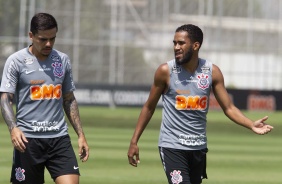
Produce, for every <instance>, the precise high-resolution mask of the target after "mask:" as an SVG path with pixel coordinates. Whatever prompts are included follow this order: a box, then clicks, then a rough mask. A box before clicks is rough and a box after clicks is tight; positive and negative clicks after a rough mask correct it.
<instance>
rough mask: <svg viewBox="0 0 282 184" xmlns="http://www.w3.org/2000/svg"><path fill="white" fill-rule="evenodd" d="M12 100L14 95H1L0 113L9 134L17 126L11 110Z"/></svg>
mask: <svg viewBox="0 0 282 184" xmlns="http://www.w3.org/2000/svg"><path fill="white" fill-rule="evenodd" d="M13 98H14V95H13V94H11V93H1V112H2V116H3V118H4V120H5V122H6V124H7V126H8V129H9V131H10V133H11V131H12V129H13V128H15V127H16V126H17V124H16V119H15V114H14V110H13Z"/></svg>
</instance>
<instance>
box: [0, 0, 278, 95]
mask: <svg viewBox="0 0 282 184" xmlns="http://www.w3.org/2000/svg"><path fill="white" fill-rule="evenodd" d="M0 5H1V6H0V23H1V28H0V47H1V50H0V59H1V62H0V71H1V73H0V74H1V75H2V68H3V65H4V63H5V60H6V58H7V57H8V56H9V55H10V54H12V53H13V52H15V51H17V50H19V49H21V48H23V47H27V46H28V45H29V44H30V41H29V39H28V36H27V35H28V31H29V23H30V19H31V17H32V16H33V15H34V14H35V13H37V12H47V13H51V14H52V15H54V16H55V18H56V19H57V21H58V24H59V32H58V34H57V38H56V44H55V48H56V49H58V50H60V51H63V52H65V53H67V54H68V55H69V56H70V58H71V60H72V66H73V72H74V79H75V82H76V83H81V84H105V85H107V84H118V85H150V84H151V83H152V80H153V75H154V71H155V70H156V68H157V67H158V65H159V64H161V63H163V62H166V61H168V60H170V59H172V58H173V57H174V55H173V44H172V39H173V36H174V31H175V29H176V28H177V27H179V26H180V25H182V24H187V23H192V24H196V25H198V26H199V27H201V28H202V30H203V32H204V42H203V46H202V48H201V51H200V57H203V58H205V59H208V60H210V61H212V62H213V63H215V64H217V65H218V66H219V67H220V68H221V70H222V72H223V74H224V76H225V84H226V86H227V87H230V88H231V87H232V88H240V89H267V90H281V89H282V57H281V54H282V42H281V41H282V32H281V31H282V23H281V21H282V1H281V0H267V1H265V0H20V1H19V0H8V1H7V0H0Z"/></svg>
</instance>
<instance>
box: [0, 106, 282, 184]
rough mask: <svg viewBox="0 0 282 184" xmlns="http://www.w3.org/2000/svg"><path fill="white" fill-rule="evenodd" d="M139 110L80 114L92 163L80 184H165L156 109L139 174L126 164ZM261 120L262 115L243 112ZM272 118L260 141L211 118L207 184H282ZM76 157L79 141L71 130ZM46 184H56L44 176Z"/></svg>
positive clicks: (6, 148)
mask: <svg viewBox="0 0 282 184" xmlns="http://www.w3.org/2000/svg"><path fill="white" fill-rule="evenodd" d="M140 110H141V109H140V108H116V109H108V108H104V107H81V108H80V114H81V119H82V121H83V125H84V131H85V134H86V137H87V141H88V144H89V146H90V158H89V160H88V161H87V162H85V163H80V165H79V166H80V172H81V178H80V183H82V184H93V183H94V184H95V183H97V184H104V183H105V184H132V183H134V184H152V183H153V184H164V183H167V182H166V177H165V175H164V172H163V169H162V165H161V161H160V158H159V153H158V148H157V144H158V135H159V126H160V120H161V119H160V118H161V109H157V110H156V112H155V114H154V116H153V118H152V120H151V122H150V124H149V125H148V127H147V129H146V130H145V132H144V133H143V135H142V137H141V139H140V141H139V148H140V159H141V163H140V164H139V165H138V167H137V168H134V167H132V166H130V165H129V164H128V161H127V149H128V146H129V141H130V138H131V136H132V134H133V130H134V127H135V124H136V121H137V118H138V116H139V113H140ZM245 114H246V115H247V116H248V117H250V118H251V119H258V118H260V117H262V116H263V115H264V113H262V112H258V113H254V112H245ZM267 114H269V117H270V118H269V123H270V124H272V125H274V126H275V129H274V130H273V131H272V132H271V133H270V134H268V135H264V136H259V135H256V134H253V133H252V132H251V131H249V130H247V129H244V128H242V127H240V126H237V125H235V124H234V123H231V121H230V120H228V119H227V118H226V117H225V116H224V114H223V113H222V112H210V113H209V115H208V119H209V122H208V127H207V128H208V130H207V131H208V141H209V144H208V147H209V152H208V165H207V172H208V177H209V179H208V180H204V181H203V184H205V183H206V184H238V183H241V184H265V183H267V184H279V183H281V176H280V171H281V161H282V158H281V152H282V147H281V133H279V129H281V125H279V124H280V121H281V119H282V118H281V117H282V113H281V112H272V113H267ZM0 129H1V130H2V132H1V137H2V139H0V146H1V149H0V156H1V157H0V163H1V164H0V183H9V176H10V169H11V163H12V145H11V142H10V138H9V133H8V129H7V128H6V125H5V123H3V120H1V124H0ZM69 131H70V135H71V138H72V143H73V146H74V149H75V151H76V153H77V150H78V148H77V136H76V135H75V133H74V131H73V129H72V128H71V127H70V130H69ZM45 179H46V184H51V183H53V182H52V180H51V178H50V176H49V174H48V172H47V171H46V177H45Z"/></svg>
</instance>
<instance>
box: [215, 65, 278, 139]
mask: <svg viewBox="0 0 282 184" xmlns="http://www.w3.org/2000/svg"><path fill="white" fill-rule="evenodd" d="M212 75H213V81H212V82H213V92H214V95H215V97H216V99H217V101H218V103H219V105H220V106H221V108H222V110H223V112H224V114H225V115H226V116H227V117H228V118H229V119H230V120H232V121H233V122H235V123H237V124H239V125H241V126H244V127H246V128H248V129H250V130H252V131H254V132H255V133H257V134H266V133H268V132H270V131H271V129H272V128H273V127H272V126H270V125H267V124H265V123H264V122H265V121H266V120H267V119H268V117H267V116H265V117H263V118H261V119H259V120H257V121H255V122H253V121H252V120H250V119H249V118H247V117H246V116H245V115H244V114H243V113H242V112H241V111H240V110H239V109H238V108H237V107H235V105H234V104H233V103H232V101H231V100H230V98H229V95H228V93H227V91H226V88H225V86H224V78H223V75H222V73H221V71H220V69H219V68H218V67H217V66H216V65H213V73H212Z"/></svg>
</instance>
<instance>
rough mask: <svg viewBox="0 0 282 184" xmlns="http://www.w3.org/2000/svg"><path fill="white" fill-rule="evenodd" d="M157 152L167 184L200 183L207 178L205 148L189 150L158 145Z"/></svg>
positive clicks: (206, 150)
mask: <svg viewBox="0 0 282 184" xmlns="http://www.w3.org/2000/svg"><path fill="white" fill-rule="evenodd" d="M159 152H160V157H161V160H162V164H163V166H164V171H165V173H166V176H167V179H168V183H169V184H181V183H183V184H200V183H202V179H204V178H206V179H207V178H208V177H207V174H206V153H207V152H208V149H207V148H206V149H203V150H191V151H190V150H178V149H171V148H164V147H159Z"/></svg>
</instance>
